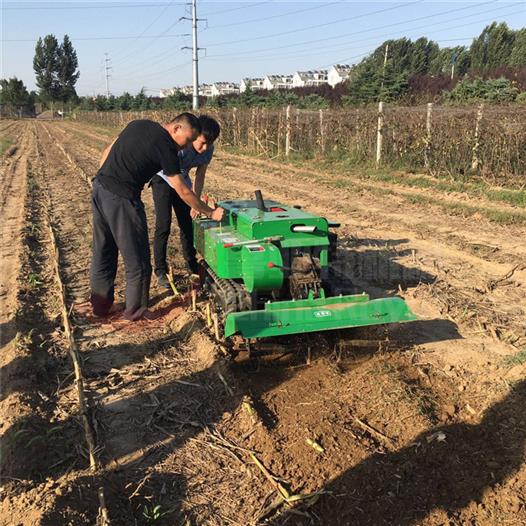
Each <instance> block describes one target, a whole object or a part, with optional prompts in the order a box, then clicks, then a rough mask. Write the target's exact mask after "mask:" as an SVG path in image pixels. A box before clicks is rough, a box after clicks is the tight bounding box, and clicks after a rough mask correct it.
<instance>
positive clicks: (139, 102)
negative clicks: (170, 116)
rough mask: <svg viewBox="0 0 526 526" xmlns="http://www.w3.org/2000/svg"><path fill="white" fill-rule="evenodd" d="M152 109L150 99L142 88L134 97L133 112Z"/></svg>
mask: <svg viewBox="0 0 526 526" xmlns="http://www.w3.org/2000/svg"><path fill="white" fill-rule="evenodd" d="M149 108H150V99H149V98H148V96H147V95H146V92H145V89H144V88H142V89H141V91H139V93H137V95H135V97H133V101H132V104H131V109H132V110H139V111H142V110H147V109H149Z"/></svg>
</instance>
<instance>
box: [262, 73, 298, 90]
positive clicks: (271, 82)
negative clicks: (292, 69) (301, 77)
mask: <svg viewBox="0 0 526 526" xmlns="http://www.w3.org/2000/svg"><path fill="white" fill-rule="evenodd" d="M291 88H292V75H267V76H266V77H265V78H264V79H263V89H266V90H273V89H291Z"/></svg>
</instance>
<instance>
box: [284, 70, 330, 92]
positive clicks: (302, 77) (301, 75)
mask: <svg viewBox="0 0 526 526" xmlns="http://www.w3.org/2000/svg"><path fill="white" fill-rule="evenodd" d="M327 82H328V81H327V70H326V69H322V70H319V71H296V73H294V75H293V76H292V86H293V87H294V88H303V87H304V86H321V85H322V84H327Z"/></svg>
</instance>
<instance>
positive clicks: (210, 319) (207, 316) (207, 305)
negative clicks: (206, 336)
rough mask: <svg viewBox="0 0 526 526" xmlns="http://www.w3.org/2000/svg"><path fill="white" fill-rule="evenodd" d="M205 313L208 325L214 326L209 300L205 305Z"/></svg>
mask: <svg viewBox="0 0 526 526" xmlns="http://www.w3.org/2000/svg"><path fill="white" fill-rule="evenodd" d="M205 313H206V326H207V327H211V326H212V314H211V312H210V302H207V303H206V305H205Z"/></svg>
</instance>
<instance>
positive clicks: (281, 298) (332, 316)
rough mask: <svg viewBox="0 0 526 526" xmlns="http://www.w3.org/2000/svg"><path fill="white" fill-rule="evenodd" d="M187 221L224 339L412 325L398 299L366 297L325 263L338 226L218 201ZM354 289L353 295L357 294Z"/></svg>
mask: <svg viewBox="0 0 526 526" xmlns="http://www.w3.org/2000/svg"><path fill="white" fill-rule="evenodd" d="M219 206H221V207H223V208H224V209H225V215H224V218H223V221H222V222H221V223H220V224H218V223H217V222H215V221H211V220H208V219H197V220H196V221H195V222H194V240H195V241H194V243H195V247H196V250H197V252H198V253H199V254H200V256H201V257H202V260H201V265H202V268H201V271H202V273H201V278H202V281H203V284H204V287H205V289H206V290H207V291H208V293H209V294H210V296H211V299H212V301H213V303H214V305H215V307H216V310H217V311H219V312H220V313H221V315H222V318H223V319H222V322H223V326H224V334H225V337H230V336H234V335H240V336H242V337H243V338H247V339H252V338H266V337H270V336H283V335H290V334H300V333H309V332H317V331H327V330H333V329H343V328H349V327H364V326H368V325H379V324H385V323H399V322H405V321H411V320H415V319H416V316H415V315H414V314H413V313H412V312H411V311H410V309H409V308H408V306H407V305H406V304H405V302H404V300H403V299H402V298H398V297H389V298H381V299H374V300H371V299H370V298H369V296H368V295H367V294H365V293H364V292H361V293H360V292H359V291H356V289H355V287H354V286H353V284H352V283H351V282H350V280H349V279H347V278H346V277H345V276H343V275H341V274H339V273H337V272H336V271H335V270H334V268H333V267H332V266H331V263H332V262H333V261H334V260H335V258H336V243H337V236H336V234H335V233H334V229H335V228H337V227H338V226H339V225H338V224H336V223H331V222H330V221H327V219H325V218H323V217H318V216H314V215H312V214H309V213H307V212H304V211H303V210H301V209H300V207H297V206H295V207H289V206H285V205H282V204H279V203H276V202H274V201H266V202H265V201H264V200H263V198H262V196H261V192H259V191H256V199H255V200H253V201H223V202H220V203H219ZM357 292H358V293H357Z"/></svg>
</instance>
